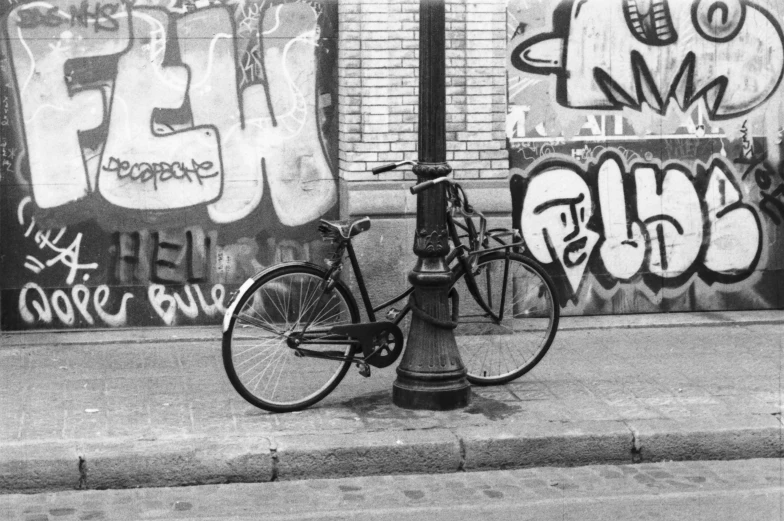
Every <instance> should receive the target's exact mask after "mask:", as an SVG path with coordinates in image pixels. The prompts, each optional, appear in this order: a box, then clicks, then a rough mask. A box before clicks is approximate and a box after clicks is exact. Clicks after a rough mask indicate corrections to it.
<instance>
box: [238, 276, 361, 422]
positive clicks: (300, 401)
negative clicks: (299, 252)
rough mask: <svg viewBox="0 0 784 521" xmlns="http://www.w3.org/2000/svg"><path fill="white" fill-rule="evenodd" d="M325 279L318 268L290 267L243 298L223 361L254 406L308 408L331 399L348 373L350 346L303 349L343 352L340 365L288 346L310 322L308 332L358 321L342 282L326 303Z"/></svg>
mask: <svg viewBox="0 0 784 521" xmlns="http://www.w3.org/2000/svg"><path fill="white" fill-rule="evenodd" d="M323 278H324V271H323V270H321V269H320V268H317V267H315V266H313V267H311V266H306V265H298V266H285V267H282V268H280V269H277V270H273V271H272V272H270V273H268V274H267V275H265V276H263V277H262V278H261V279H259V280H258V281H257V282H255V283H254V284H253V285H252V286H251V287H250V288H249V290H248V291H247V292H245V293H244V294H243V295H240V296H239V297H238V298H239V299H240V300H239V302H238V304H237V306H236V311H235V318H233V319H232V320H231V323H230V327H229V329H228V330H227V331H226V333H224V338H223V362H224V366H225V368H226V373H227V375H228V376H229V380H231V383H232V385H234V388H235V389H236V390H237V392H239V394H240V395H241V396H242V397H243V398H245V399H246V400H247V401H248V402H250V403H252V404H253V405H255V406H257V407H260V408H262V409H265V410H268V411H273V412H289V411H296V410H300V409H303V408H305V407H308V406H310V405H313V404H314V403H316V402H318V401H319V400H321V399H322V398H324V397H325V396H326V395H328V394H329V393H330V392H331V391H332V390H333V389H334V388H335V386H337V384H338V383H340V381H341V380H342V379H343V377H344V376H345V374H346V371H348V368H349V366H350V365H351V361H350V360H351V357H352V349H353V348H352V346H351V344H347V343H346V344H319V343H308V344H306V345H303V346H302V347H303V348H305V349H307V350H310V351H316V352H325V351H330V352H335V351H339V352H340V354H341V355H342V356H345V357H346V360H343V361H338V360H327V359H322V358H313V357H310V356H297V354H296V352H295V350H294V349H292V348H291V347H290V346H289V345H288V342H287V339H288V337H289V335H291V334H292V333H296V332H300V331H302V328H303V327H305V325H306V324H308V323H309V322H310V326H309V329H308V330H309V331H311V330H314V329H316V328H319V329H322V330H323V329H329V327H331V326H336V325H340V324H350V323H356V322H359V312H358V310H357V306H356V303H355V301H354V299H353V297H352V296H351V293H350V292H349V291H348V289H347V288H346V287H345V285H344V284H343V283H341V282H338V283H337V284H336V285H335V288H334V290H333V291H332V292H331V293H330V294H329V295H328V296H326V297H324V298H323V299H322V295H323V290H322V281H323ZM311 319H312V322H311ZM324 334H325V333H324ZM324 334H322V336H324ZM318 338H319V337H318V336H316V337H315V338H312V340H318Z"/></svg>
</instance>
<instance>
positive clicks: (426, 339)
mask: <svg viewBox="0 0 784 521" xmlns="http://www.w3.org/2000/svg"><path fill="white" fill-rule="evenodd" d="M408 278H409V280H410V281H411V283H412V284H413V285H414V287H415V288H416V291H415V300H414V301H413V303H414V304H415V305H417V306H418V307H419V308H420V309H421V311H422V312H421V313H416V312H415V313H413V316H412V319H411V327H410V328H409V331H408V342H407V347H406V351H405V353H404V355H403V359H402V360H401V362H400V365H399V366H398V368H397V380H395V383H394V384H393V386H392V402H393V403H394V404H395V405H397V406H398V407H402V408H404V409H428V410H438V411H444V410H449V409H458V408H461V407H466V406H467V405H468V402H469V400H470V396H471V387H470V384H469V383H468V380H467V379H466V370H465V367H464V366H463V363H462V361H461V360H460V355H459V353H458V351H457V344H456V343H455V336H454V334H453V331H452V329H450V328H447V327H444V324H445V323H448V322H450V319H451V317H450V310H449V302H448V299H447V292H448V291H449V286H450V284H451V281H452V276H451V274H450V272H449V270H448V268H447V266H446V264H445V262H444V259H443V257H437V258H432V257H431V258H427V257H426V258H422V259H420V260H419V261H418V262H417V265H416V266H415V267H414V270H413V271H411V272H410V273H409V275H408ZM428 317H431V318H428ZM432 319H435V322H436V324H434V323H432V322H433V320H432ZM439 322H440V323H441V324H438V323H439Z"/></svg>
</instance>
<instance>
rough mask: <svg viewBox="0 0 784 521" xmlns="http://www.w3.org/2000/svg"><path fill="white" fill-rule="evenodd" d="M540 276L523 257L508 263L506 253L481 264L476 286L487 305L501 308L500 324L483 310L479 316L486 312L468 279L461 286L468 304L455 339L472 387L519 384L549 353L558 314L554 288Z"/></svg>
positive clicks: (512, 257)
mask: <svg viewBox="0 0 784 521" xmlns="http://www.w3.org/2000/svg"><path fill="white" fill-rule="evenodd" d="M538 270H539V268H537V267H535V266H534V265H532V264H529V262H528V261H527V260H525V259H524V258H523V257H522V256H520V255H518V254H510V256H509V260H508V261H507V260H506V255H505V254H504V253H503V252H498V253H495V254H489V255H486V256H484V257H483V258H480V260H479V265H478V267H477V270H475V271H474V273H476V274H477V275H476V278H475V281H476V282H477V284H478V286H479V289H480V292H481V295H483V296H484V297H485V298H486V299H487V300H486V301H487V302H492V303H493V304H494V305H497V306H498V311H497V313H498V317H499V318H500V320H499V321H498V322H497V323H496V322H495V321H493V320H491V319H490V318H489V317H488V316H486V314H485V313H482V312H481V309H480V312H479V313H477V309H479V308H480V306H479V304H478V303H477V302H476V301H475V300H474V298H473V296H472V295H471V293H470V292H469V291H468V288H467V283H466V281H465V275H463V276H462V277H460V278H459V279H458V280H457V282H456V283H455V284H456V287H457V290H458V293H459V296H460V299H461V304H462V305H461V311H462V312H461V315H460V320H459V323H458V329H457V330H456V332H455V333H456V335H455V339H456V341H457V345H458V349H459V350H460V354H461V358H462V359H463V362H464V364H465V366H466V368H467V370H468V377H469V380H471V381H472V382H474V383H480V384H483V383H484V384H490V383H503V382H505V381H509V380H511V379H514V378H517V377H518V376H520V375H522V374H524V373H525V372H527V371H529V370H530V369H531V368H533V367H534V366H535V365H536V364H537V363H538V362H539V360H541V358H542V356H544V353H545V352H546V351H547V349H548V348H549V346H550V343H551V342H552V338H553V335H554V334H555V327H554V326H555V324H557V318H558V314H557V309H555V308H554V305H555V301H554V300H553V299H552V290H551V285H550V284H549V283H548V282H547V280H546V279H545V277H546V275H543V274H542V273H540V272H539V271H538ZM463 303H465V304H463ZM501 306H502V307H501ZM493 312H494V313H495V312H496V310H495V309H493Z"/></svg>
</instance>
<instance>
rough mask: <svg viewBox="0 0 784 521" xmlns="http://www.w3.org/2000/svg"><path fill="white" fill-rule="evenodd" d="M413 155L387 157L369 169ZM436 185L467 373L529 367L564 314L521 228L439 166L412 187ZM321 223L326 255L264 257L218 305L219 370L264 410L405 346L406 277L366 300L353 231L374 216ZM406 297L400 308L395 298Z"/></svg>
mask: <svg viewBox="0 0 784 521" xmlns="http://www.w3.org/2000/svg"><path fill="white" fill-rule="evenodd" d="M412 164H415V162H413V161H403V162H400V163H391V164H389V165H384V166H382V167H378V168H376V169H374V170H373V173H374V174H379V173H382V172H387V171H390V170H393V169H395V168H398V167H400V166H402V165H412ZM439 185H445V189H446V195H447V216H446V217H447V219H446V222H447V232H448V234H449V237H450V239H451V242H452V244H453V248H452V249H451V251H450V252H449V254H448V256H447V258H446V260H447V263H448V264H449V265H450V266H451V270H452V277H453V279H452V280H453V284H452V287H451V289H450V291H449V299H450V301H451V305H452V310H451V314H452V321H453V324H452V325H451V326H452V327H454V332H455V340H456V343H457V346H458V350H459V352H460V356H461V359H462V360H463V363H464V365H465V366H466V369H467V373H468V374H467V378H468V380H469V381H470V382H471V383H473V384H476V385H493V384H502V383H506V382H508V381H511V380H513V379H515V378H518V377H520V376H522V375H523V374H525V373H527V372H528V371H530V370H531V369H533V367H534V366H536V364H538V363H539V361H540V360H541V359H542V358H543V357H544V355H545V354H546V353H547V350H548V349H549V348H550V345H551V344H552V341H553V338H554V337H555V333H556V331H557V328H558V319H559V307H558V304H557V300H556V297H555V295H556V293H555V289H554V286H553V282H552V280H551V279H550V277H549V276H548V275H547V273H546V272H545V271H544V270H543V269H542V267H541V266H540V265H539V264H538V263H537V262H536V261H534V260H533V259H531V258H529V257H526V256H523V254H522V252H523V251H524V248H525V245H524V243H523V239H522V235H521V234H520V232H519V230H509V229H505V228H496V229H487V219H486V218H485V216H484V215H483V214H482V213H481V212H479V211H477V210H475V209H474V208H473V207H472V206H471V205H470V204H469V203H468V198H467V196H466V194H465V191H464V190H463V188H462V187H461V186H460V184H458V183H457V182H455V181H453V180H451V179H448V178H446V177H440V178H437V179H434V180H429V181H425V182H423V183H419V184H417V185H415V186H413V187H411V188H410V190H411V192H412V193H419V192H420V191H422V190H427V189H432V188H433V187H436V186H439ZM460 218H462V221H463V222H460V220H459V219H460ZM475 220H477V221H478V227H477V225H476V223H475V222H474V221H475ZM318 229H319V232H320V233H321V235H322V237H323V239H324V240H328V241H332V242H334V243H335V244H336V247H335V251H334V253H333V255H332V256H331V257H330V258H329V259H327V260H326V267H321V266H318V265H315V264H312V263H309V262H299V261H297V262H287V263H284V264H279V265H276V266H273V267H270V268H269V269H267V270H264V271H262V272H261V273H258V274H257V275H255V276H254V277H252V278H250V279H248V280H247V281H245V283H244V284H242V286H241V287H240V288H239V290H238V291H237V292H236V293H235V294H234V295H233V296H232V299H231V301H230V303H229V306H228V308H227V311H226V314H225V316H224V320H223V363H224V367H225V369H226V374H227V375H228V377H229V380H230V381H231V384H232V385H233V386H234V388H235V389H236V390H237V392H238V393H239V394H240V395H241V396H242V397H243V398H245V399H246V400H247V401H248V402H250V403H251V404H253V405H255V406H256V407H259V408H261V409H265V410H268V411H271V412H290V411H297V410H301V409H304V408H306V407H309V406H311V405H313V404H314V403H316V402H318V401H319V400H321V399H323V398H324V397H325V396H327V395H328V394H329V393H330V392H332V390H333V389H334V388H335V387H336V386H337V385H338V384H339V383H340V381H341V380H342V379H343V377H344V376H345V375H346V373H347V371H348V369H349V367H350V366H351V365H352V364H355V365H356V366H357V367H358V368H359V372H360V374H361V375H363V376H365V377H368V376H370V367H371V366H373V367H376V368H384V367H387V366H389V365H391V364H393V363H394V362H395V361H396V360H397V359H398V357H399V356H400V354H401V352H402V350H403V343H404V340H403V333H402V332H401V330H400V327H399V324H400V322H401V321H402V320H403V319H404V318H405V317H406V315H407V314H408V312H409V311H411V310H412V309H414V312H417V311H418V309H417V308H416V306H413V307H412V304H413V302H412V299H414V298H415V296H416V295H415V294H414V288H413V287H411V288H408V289H407V290H406V291H404V292H403V293H401V294H400V295H398V296H396V297H394V298H392V299H390V300H388V301H386V302H384V303H382V304H380V305H378V306H375V307H374V306H373V305H372V303H371V300H370V296H369V294H368V290H367V286H366V285H365V280H364V278H363V275H362V271H361V269H360V266H359V262H358V260H357V256H356V254H355V252H354V248H353V246H352V243H351V241H352V239H353V238H354V237H356V236H357V235H359V234H360V233H363V232H365V231H367V230H369V229H370V218H369V217H364V218H361V219H355V220H350V221H345V222H340V221H336V222H331V221H326V220H321V222H320V224H319V227H318ZM510 239H511V240H510ZM463 240H466V243H463ZM346 255H347V256H348V260H349V262H350V265H351V269H352V271H353V272H354V275H355V279H356V286H357V289H358V290H359V293H360V296H361V299H362V303H363V304H364V308H365V311H366V313H367V316H368V318H369V321H368V322H361V321H360V313H359V308H358V306H357V302H356V299H355V298H354V296H353V293H352V292H351V290H350V289H349V288H348V286H347V285H346V283H345V282H343V280H341V278H340V273H341V271H342V269H343V265H344V257H345V256H346ZM406 297H409V301H408V302H407V303H406V304H405V306H404V307H403V308H402V309H400V310H398V309H396V308H394V307H392V306H393V305H394V304H396V303H398V302H400V301H402V300H403V299H405V298H406ZM385 308H390V309H389V311H388V312H387V314H386V318H387V320H381V321H379V320H377V318H376V313H378V312H380V311H381V310H383V309H385ZM238 324H239V325H240V326H242V327H238Z"/></svg>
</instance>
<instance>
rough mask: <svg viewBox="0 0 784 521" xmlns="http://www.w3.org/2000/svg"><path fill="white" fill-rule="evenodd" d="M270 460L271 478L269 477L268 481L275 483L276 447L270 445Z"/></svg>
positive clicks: (276, 474) (276, 470)
mask: <svg viewBox="0 0 784 521" xmlns="http://www.w3.org/2000/svg"><path fill="white" fill-rule="evenodd" d="M269 451H270V458H271V459H272V476H271V477H270V481H277V480H278V447H277V445H275V444H273V443H270V449H269Z"/></svg>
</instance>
